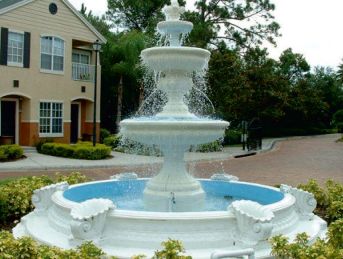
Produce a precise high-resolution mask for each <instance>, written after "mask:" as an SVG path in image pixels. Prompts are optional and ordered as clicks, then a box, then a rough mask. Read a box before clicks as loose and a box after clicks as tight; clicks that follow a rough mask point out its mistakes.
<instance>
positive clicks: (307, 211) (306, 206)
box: [280, 184, 317, 220]
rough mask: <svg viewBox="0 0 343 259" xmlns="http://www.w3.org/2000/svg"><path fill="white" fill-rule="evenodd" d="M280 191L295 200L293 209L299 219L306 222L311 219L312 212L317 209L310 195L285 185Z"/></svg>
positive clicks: (315, 202)
mask: <svg viewBox="0 0 343 259" xmlns="http://www.w3.org/2000/svg"><path fill="white" fill-rule="evenodd" d="M280 191H281V192H283V193H289V194H291V195H293V196H294V198H295V200H296V202H295V207H296V210H297V213H298V214H299V215H300V217H301V218H303V219H307V220H312V219H313V217H314V214H313V211H314V209H315V208H316V207H317V201H316V199H315V198H314V195H313V194H312V193H310V192H307V191H304V190H302V189H298V188H294V187H292V186H289V185H286V184H282V185H281V186H280Z"/></svg>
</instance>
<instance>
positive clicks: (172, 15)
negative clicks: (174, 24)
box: [162, 0, 185, 21]
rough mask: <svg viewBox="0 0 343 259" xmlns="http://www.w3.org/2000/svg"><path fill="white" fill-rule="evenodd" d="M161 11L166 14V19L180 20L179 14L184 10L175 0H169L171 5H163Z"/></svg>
mask: <svg viewBox="0 0 343 259" xmlns="http://www.w3.org/2000/svg"><path fill="white" fill-rule="evenodd" d="M162 11H163V13H164V14H165V15H166V20H167V21H173V20H174V21H177V20H180V16H181V14H183V13H184V12H185V8H184V7H180V6H179V3H178V1H177V0H171V5H167V6H165V7H164V8H163V9H162Z"/></svg>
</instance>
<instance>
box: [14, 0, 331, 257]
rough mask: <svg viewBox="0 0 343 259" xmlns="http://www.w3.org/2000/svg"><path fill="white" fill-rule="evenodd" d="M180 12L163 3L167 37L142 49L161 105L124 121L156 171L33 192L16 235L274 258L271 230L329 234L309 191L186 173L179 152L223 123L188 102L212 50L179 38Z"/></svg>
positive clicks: (65, 244) (117, 248)
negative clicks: (153, 156)
mask: <svg viewBox="0 0 343 259" xmlns="http://www.w3.org/2000/svg"><path fill="white" fill-rule="evenodd" d="M182 12H184V8H183V7H180V6H179V5H178V3H177V1H176V0H172V1H171V5H169V6H166V7H165V8H164V13H165V15H166V21H163V22H160V23H159V24H158V28H157V29H158V31H159V32H160V34H161V35H162V36H164V37H165V38H166V39H167V40H168V42H169V45H168V46H164V47H154V48H150V49H146V50H144V51H143V52H142V60H143V62H144V64H145V65H146V66H147V67H149V68H150V69H152V70H154V71H155V72H156V73H159V74H160V75H161V76H160V80H159V81H158V82H157V87H158V88H159V89H160V90H162V91H163V92H165V94H166V96H167V99H168V101H167V103H166V105H165V106H164V107H163V110H162V111H161V112H160V113H158V114H156V115H154V116H151V117H139V118H132V119H127V120H124V121H122V122H121V124H120V126H121V133H122V135H123V136H124V137H125V138H128V139H131V140H135V141H138V142H141V143H144V144H147V145H157V146H158V147H159V148H160V150H161V151H162V152H163V156H164V163H163V166H162V169H161V170H160V172H158V173H157V174H156V176H155V177H153V178H151V179H138V177H137V175H136V174H135V173H126V174H122V175H119V176H116V177H114V179H111V180H108V181H99V182H91V183H86V184H79V185H72V186H69V185H68V184H67V183H59V184H55V185H51V186H47V187H44V188H41V189H39V190H36V191H35V192H34V194H33V196H32V202H33V204H34V205H35V210H34V211H33V212H31V213H30V214H28V215H27V216H25V217H23V218H22V220H21V222H20V223H19V224H18V225H17V226H16V227H15V228H14V229H13V233H14V235H15V236H16V237H20V236H24V235H28V236H31V237H33V238H34V239H36V240H38V241H39V242H41V243H45V244H48V245H53V246H58V247H61V248H66V249H69V248H73V247H75V246H77V245H80V244H81V243H82V242H84V241H89V240H90V241H93V242H94V243H95V244H96V245H97V246H99V247H101V248H102V249H103V250H104V251H105V252H106V253H107V254H110V255H115V256H118V257H119V258H130V257H131V256H132V255H135V254H146V255H147V256H152V255H153V253H154V251H156V250H157V249H159V248H160V244H161V242H162V241H165V240H167V239H168V238H172V239H178V240H181V241H182V242H183V243H184V245H185V248H186V250H187V253H188V254H190V255H192V256H193V258H195V259H202V258H203V259H205V258H206V259H208V258H210V257H211V254H213V253H214V252H215V251H217V253H216V254H225V253H226V254H227V255H228V254H230V253H231V254H234V255H236V256H237V255H244V254H246V252H247V251H248V252H249V254H252V253H254V254H255V255H256V257H258V258H270V257H271V256H270V245H269V243H268V238H270V237H271V236H273V235H277V234H283V235H285V236H287V237H288V238H290V239H291V240H292V239H293V238H295V236H296V234H297V233H300V232H306V233H307V234H308V235H309V237H310V242H313V241H314V240H315V239H316V238H317V237H325V234H326V223H325V221H323V220H322V219H321V218H319V217H317V216H316V215H314V214H313V210H314V209H315V207H316V200H315V199H314V197H313V195H312V194H311V193H308V192H305V191H302V190H299V189H296V188H293V187H290V186H287V185H282V186H281V188H274V187H269V186H264V185H259V184H254V183H246V182H240V181H238V179H237V178H235V177H232V176H228V175H225V174H216V175H214V176H213V177H212V178H211V179H194V178H193V177H192V176H191V175H190V174H189V173H188V172H187V170H186V167H185V162H184V153H185V152H186V151H187V150H188V149H189V147H190V146H191V145H199V144H203V143H209V142H212V141H215V140H217V139H218V138H220V137H221V136H222V135H223V133H224V130H225V129H226V128H227V127H228V125H229V123H228V122H225V121H222V120H213V119H208V118H202V117H198V116H196V115H195V114H192V113H190V112H189V109H188V107H187V105H186V104H185V102H184V96H185V95H186V94H187V93H188V92H189V91H190V90H191V89H192V87H193V80H192V74H193V73H194V72H198V71H203V70H204V69H205V68H206V66H207V63H208V60H209V57H210V52H208V51H207V50H204V49H199V48H192V47H182V46H181V41H182V40H181V39H182V38H183V37H182V35H184V34H187V33H189V32H190V31H191V30H192V26H193V25H192V23H190V22H187V21H181V20H180V15H181V14H182Z"/></svg>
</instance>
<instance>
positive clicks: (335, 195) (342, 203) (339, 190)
mask: <svg viewBox="0 0 343 259" xmlns="http://www.w3.org/2000/svg"><path fill="white" fill-rule="evenodd" d="M298 188H301V189H303V190H305V191H308V192H311V193H313V194H314V197H315V199H316V200H317V208H316V211H315V212H316V213H317V214H319V215H321V216H322V217H323V218H324V219H325V220H327V221H328V223H331V222H333V221H335V220H337V219H341V218H343V184H341V183H339V182H335V181H332V180H328V181H327V182H326V184H325V188H323V187H321V186H319V184H318V183H317V181H316V180H313V179H311V180H310V181H309V182H308V183H307V184H300V185H299V186H298Z"/></svg>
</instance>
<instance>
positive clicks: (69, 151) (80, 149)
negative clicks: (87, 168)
mask: <svg viewBox="0 0 343 259" xmlns="http://www.w3.org/2000/svg"><path fill="white" fill-rule="evenodd" d="M41 153H42V154H46V155H51V156H60V157H67V158H75V159H87V160H100V159H104V158H107V157H109V155H110V154H111V149H110V148H109V147H107V146H106V145H103V144H96V146H95V147H93V146H92V143H90V142H79V143H77V144H75V145H69V144H60V143H45V144H43V145H42V148H41Z"/></svg>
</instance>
